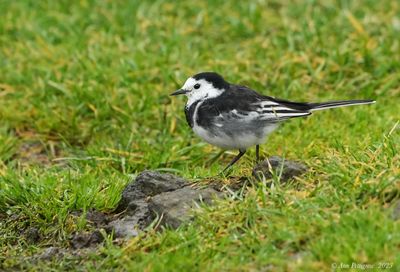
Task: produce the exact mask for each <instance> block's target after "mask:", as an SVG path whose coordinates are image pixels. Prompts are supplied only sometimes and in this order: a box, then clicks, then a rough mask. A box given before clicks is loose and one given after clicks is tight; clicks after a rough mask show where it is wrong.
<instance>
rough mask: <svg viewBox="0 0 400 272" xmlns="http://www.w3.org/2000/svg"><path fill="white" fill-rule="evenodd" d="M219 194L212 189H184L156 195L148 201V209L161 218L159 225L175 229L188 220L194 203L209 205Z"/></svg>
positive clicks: (194, 205)
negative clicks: (201, 202)
mask: <svg viewBox="0 0 400 272" xmlns="http://www.w3.org/2000/svg"><path fill="white" fill-rule="evenodd" d="M219 195H220V193H219V192H217V191H216V190H214V189H212V188H205V189H196V188H192V187H184V188H181V189H178V190H175V191H171V192H166V193H162V194H158V195H156V196H154V197H152V198H151V199H150V203H149V204H150V209H151V211H152V212H153V213H155V214H157V215H158V216H162V221H161V225H167V226H170V227H172V228H177V227H179V225H181V223H182V222H183V221H187V220H189V219H190V211H191V209H193V208H194V207H196V204H195V203H196V202H197V203H200V201H203V202H204V203H207V204H210V203H211V202H212V199H213V198H215V197H217V196H219Z"/></svg>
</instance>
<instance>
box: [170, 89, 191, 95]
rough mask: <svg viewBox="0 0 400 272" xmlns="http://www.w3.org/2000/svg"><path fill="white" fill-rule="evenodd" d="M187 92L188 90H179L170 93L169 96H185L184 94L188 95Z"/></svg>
mask: <svg viewBox="0 0 400 272" xmlns="http://www.w3.org/2000/svg"><path fill="white" fill-rule="evenodd" d="M188 92H189V91H188V90H185V89H179V90H177V91H175V92H173V93H172V94H170V95H172V96H175V95H180V94H185V93H188Z"/></svg>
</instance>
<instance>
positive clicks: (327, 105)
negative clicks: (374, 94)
mask: <svg viewBox="0 0 400 272" xmlns="http://www.w3.org/2000/svg"><path fill="white" fill-rule="evenodd" d="M373 103H375V100H342V101H330V102H323V103H309V106H310V107H311V108H310V111H317V110H325V109H332V108H339V107H347V106H353V105H366V104H373Z"/></svg>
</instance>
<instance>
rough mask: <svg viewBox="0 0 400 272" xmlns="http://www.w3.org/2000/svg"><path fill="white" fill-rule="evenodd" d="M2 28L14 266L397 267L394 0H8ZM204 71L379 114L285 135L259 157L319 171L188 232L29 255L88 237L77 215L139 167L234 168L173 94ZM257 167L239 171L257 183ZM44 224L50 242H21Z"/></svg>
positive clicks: (0, 84) (202, 215)
mask: <svg viewBox="0 0 400 272" xmlns="http://www.w3.org/2000/svg"><path fill="white" fill-rule="evenodd" d="M0 17H1V18H2V19H1V20H0V120H1V122H0V218H1V223H0V244H1V254H0V262H1V263H0V264H1V266H2V267H3V268H4V269H33V270H34V269H45V268H48V269H64V270H70V269H73V270H79V269H80V268H82V267H85V268H84V269H99V268H101V269H116V270H126V269H132V270H138V271H141V270H143V269H147V270H164V269H168V270H177V269H178V270H189V269H191V270H193V269H194V270H196V271H197V270H201V271H204V270H214V271H220V270H262V269H271V270H272V271H283V270H289V271H321V270H322V271H324V270H325V271H330V270H331V264H332V263H333V262H336V263H341V262H342V263H351V262H357V263H374V264H375V263H379V262H392V263H394V265H397V269H400V268H399V265H400V260H399V257H398V254H397V252H398V249H399V247H400V234H399V233H400V232H399V229H400V225H399V221H398V220H397V221H396V220H393V218H392V217H393V216H392V210H393V209H392V208H391V207H392V203H395V202H396V200H397V199H398V198H399V189H400V185H399V180H400V161H399V154H398V151H399V145H400V137H399V126H398V122H399V109H400V107H399V101H400V100H399V99H400V87H399V86H400V69H399V68H400V54H399V52H400V38H399V37H400V3H399V2H398V1H389V0H385V1H372V0H371V1H329V0H325V1H306V0H297V1H286V0H285V1H261V0H260V1H249V2H247V1H241V2H239V1H235V2H234V1H196V2H191V1H176V2H173V1H88V0H87V1H85V0H82V1H72V2H71V1H28V0H24V1H6V0H2V1H0ZM200 71H216V72H219V73H221V74H223V75H224V77H225V78H226V79H227V80H228V81H231V82H235V83H240V84H244V85H247V86H249V87H252V88H254V89H256V90H258V91H259V92H261V93H263V94H267V95H271V96H276V97H281V98H284V99H291V100H297V101H315V102H318V101H324V100H333V99H363V98H365V99H369V98H372V99H376V100H377V104H375V105H373V106H361V107H352V108H344V109H335V110H331V111H326V112H318V113H316V114H314V115H313V116H312V117H311V118H306V119H302V120H293V121H291V122H288V123H287V124H285V125H284V126H282V127H281V128H280V129H279V130H278V131H277V132H276V133H275V134H273V135H272V136H271V137H270V139H269V140H268V142H267V143H266V144H265V145H263V146H262V150H263V155H264V156H268V155H281V156H285V157H286V158H289V159H296V160H301V161H303V162H304V163H306V164H307V165H308V166H309V167H310V168H311V171H310V172H309V173H308V174H307V175H306V176H304V177H303V178H301V179H299V180H298V181H296V182H293V183H290V184H287V185H284V186H278V185H277V186H276V187H275V189H274V190H270V189H268V188H266V187H265V185H263V184H259V185H258V186H256V187H255V188H253V189H250V190H249V192H248V193H246V195H245V196H243V198H241V199H239V201H238V200H237V199H236V200H234V199H232V200H225V201H220V202H219V203H218V205H216V206H215V207H212V208H204V209H203V210H202V211H201V212H199V214H198V217H197V218H198V219H197V220H196V221H194V222H193V223H191V224H189V225H187V226H184V227H182V228H180V229H179V230H177V231H171V230H168V231H165V232H164V233H162V234H155V233H150V234H149V235H147V236H145V237H141V238H140V239H134V240H132V241H131V242H130V243H128V244H124V245H119V246H118V245H113V243H112V242H111V241H109V242H108V243H106V244H105V245H104V246H103V247H101V248H100V249H98V251H97V252H94V253H91V254H87V255H85V256H84V257H79V258H78V257H76V258H72V257H70V258H64V259H62V260H53V261H51V262H46V263H43V264H42V263H39V264H38V263H36V264H35V263H33V262H30V261H29V259H27V257H28V256H32V255H33V254H36V253H38V252H41V251H42V250H43V249H44V248H45V247H48V246H49V245H57V246H61V247H63V246H64V247H65V246H67V245H68V238H69V237H70V235H71V233H73V232H74V231H77V230H87V229H88V228H89V226H87V224H86V222H85V220H84V215H82V216H81V217H76V216H74V215H73V213H72V212H73V211H76V210H83V211H84V212H85V211H87V210H89V209H91V208H96V209H99V210H103V211H108V210H111V209H113V208H114V207H115V205H116V203H117V202H118V200H119V194H120V192H121V190H122V189H123V187H124V185H125V184H126V183H127V182H128V181H129V179H130V178H131V176H134V175H135V174H137V173H138V172H140V171H142V170H144V169H159V170H161V171H169V172H174V173H176V174H179V175H182V176H184V177H187V178H191V179H197V178H201V177H206V176H212V175H214V174H216V173H218V172H219V171H220V170H221V168H222V167H223V166H224V165H225V164H226V163H227V162H228V161H229V160H230V159H231V157H232V154H233V153H232V152H226V153H225V154H224V155H223V156H222V157H221V158H219V159H218V160H217V162H216V163H214V164H211V165H210V162H211V161H212V160H213V158H214V157H215V156H217V154H218V153H219V151H220V150H218V149H217V148H214V147H211V146H209V145H207V144H205V143H203V142H201V140H199V139H197V138H195V137H194V135H193V133H192V132H191V130H190V129H189V128H188V126H187V125H186V122H185V118H184V114H183V106H184V100H183V99H182V100H180V99H172V100H171V99H170V97H169V96H168V95H169V93H171V92H172V91H174V90H175V89H176V88H178V87H180V86H181V85H182V84H183V83H184V81H185V80H186V78H187V77H189V76H190V75H192V74H195V73H197V72H200ZM252 152H254V151H252ZM253 157H254V154H253V153H251V152H250V154H247V155H246V157H245V158H244V159H243V160H242V161H241V162H240V163H239V164H238V165H237V166H236V167H235V171H234V173H233V174H234V175H249V174H250V170H251V167H252V165H253ZM32 226H34V227H36V228H38V229H39V230H40V233H41V236H42V239H41V241H40V243H39V244H37V243H36V244H33V243H30V242H29V241H28V240H27V239H25V238H24V235H23V230H25V229H26V228H28V227H32ZM27 260H28V261H27ZM155 260H157V262H155ZM1 266H0V268H1Z"/></svg>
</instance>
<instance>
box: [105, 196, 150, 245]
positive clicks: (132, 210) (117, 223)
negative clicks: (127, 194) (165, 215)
mask: <svg viewBox="0 0 400 272" xmlns="http://www.w3.org/2000/svg"><path fill="white" fill-rule="evenodd" d="M152 220H153V214H152V213H151V211H150V209H149V204H148V202H147V201H146V200H145V199H139V200H136V201H131V202H130V203H129V205H128V207H127V208H126V210H125V212H124V214H123V216H121V217H120V218H118V219H116V220H114V221H111V222H110V223H109V224H108V226H109V227H110V228H111V229H113V230H114V235H115V236H116V237H127V238H129V237H135V236H137V235H138V234H139V231H140V230H143V229H144V228H146V227H147V226H148V225H149V224H150V223H151V221H152Z"/></svg>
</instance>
